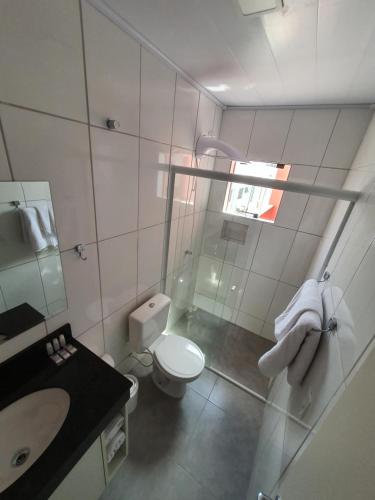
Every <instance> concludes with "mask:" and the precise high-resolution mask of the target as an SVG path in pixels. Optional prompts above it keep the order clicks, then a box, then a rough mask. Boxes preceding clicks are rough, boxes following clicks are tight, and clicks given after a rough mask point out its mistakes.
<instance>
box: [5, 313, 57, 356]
mask: <svg viewBox="0 0 375 500" xmlns="http://www.w3.org/2000/svg"><path fill="white" fill-rule="evenodd" d="M46 335H47V330H46V325H45V323H44V322H43V323H40V324H39V325H36V326H34V327H33V328H30V329H29V330H26V331H25V332H23V333H21V334H20V335H17V336H16V337H13V338H11V339H9V340H7V341H6V342H4V343H3V344H1V349H0V363H3V361H5V360H6V359H9V358H11V357H12V356H14V355H15V354H17V353H18V352H20V351H22V350H23V349H26V348H27V347H29V346H30V345H31V344H34V343H35V342H37V341H38V340H40V339H42V338H43V337H45V336H46Z"/></svg>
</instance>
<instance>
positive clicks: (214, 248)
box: [202, 211, 231, 260]
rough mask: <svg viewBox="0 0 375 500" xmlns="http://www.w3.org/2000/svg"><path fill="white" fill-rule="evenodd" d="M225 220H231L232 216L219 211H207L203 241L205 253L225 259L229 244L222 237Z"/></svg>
mask: <svg viewBox="0 0 375 500" xmlns="http://www.w3.org/2000/svg"><path fill="white" fill-rule="evenodd" d="M224 220H231V216H227V215H226V214H223V213H218V212H210V211H208V212H207V214H206V220H205V225H204V234H203V242H202V254H203V255H208V256H210V257H215V258H216V259H221V260H224V258H225V255H226V250H227V246H228V242H227V241H226V240H224V239H223V238H222V237H221V231H222V227H223V223H224Z"/></svg>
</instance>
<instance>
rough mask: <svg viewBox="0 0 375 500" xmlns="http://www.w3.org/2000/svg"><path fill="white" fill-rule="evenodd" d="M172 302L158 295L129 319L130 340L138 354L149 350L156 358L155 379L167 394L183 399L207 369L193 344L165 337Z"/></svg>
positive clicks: (156, 383)
mask: <svg viewBox="0 0 375 500" xmlns="http://www.w3.org/2000/svg"><path fill="white" fill-rule="evenodd" d="M170 303H171V299H170V298H169V297H167V296H166V295H164V294H162V293H158V294H157V295H155V296H154V297H152V298H151V299H150V300H148V301H147V302H145V303H144V304H142V305H141V306H140V307H138V309H136V310H135V311H133V312H132V313H131V314H130V316H129V340H130V346H131V348H132V351H133V352H135V353H138V354H141V353H144V352H145V351H147V350H149V351H150V352H151V354H152V356H153V365H154V366H153V374H152V378H153V381H154V383H155V385H156V386H157V387H158V388H159V389H160V390H161V391H163V392H164V393H165V394H168V395H169V396H172V397H174V398H182V397H183V395H184V394H185V392H186V384H188V383H189V382H193V380H196V379H197V378H198V377H199V376H200V375H201V373H202V372H203V369H204V364H205V357H204V354H203V352H202V351H201V350H200V348H199V347H198V346H197V345H196V344H195V343H194V342H192V341H191V340H189V339H187V338H185V337H179V336H177V335H167V334H166V333H164V331H165V329H166V326H167V320H168V313H169V307H170Z"/></svg>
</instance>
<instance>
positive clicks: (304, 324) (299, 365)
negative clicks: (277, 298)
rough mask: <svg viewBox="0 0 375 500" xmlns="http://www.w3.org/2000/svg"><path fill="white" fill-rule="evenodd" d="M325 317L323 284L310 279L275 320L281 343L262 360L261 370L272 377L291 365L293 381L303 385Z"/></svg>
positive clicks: (278, 338)
mask: <svg viewBox="0 0 375 500" xmlns="http://www.w3.org/2000/svg"><path fill="white" fill-rule="evenodd" d="M311 281H312V282H313V283H310V282H311ZM303 289H305V291H303ZM308 298H309V299H310V300H311V306H310V305H309V304H310V303H309V300H308ZM322 320H323V303H322V297H321V293H320V290H319V286H318V284H317V282H316V281H315V280H309V281H308V282H306V283H305V284H304V285H303V286H302V287H301V289H300V290H299V291H298V292H297V294H296V295H295V296H294V297H293V299H292V300H291V302H290V304H289V305H288V306H287V308H286V310H285V311H284V312H283V313H282V314H281V315H280V316H279V317H278V318H277V319H276V320H275V336H276V333H277V344H276V345H275V346H274V347H273V348H272V349H271V350H269V351H268V352H266V353H265V354H264V355H263V356H262V357H261V358H260V359H259V361H258V366H259V369H260V371H261V372H262V373H263V374H264V375H266V376H268V377H275V376H276V375H278V374H279V373H280V372H281V371H282V370H284V368H286V367H288V382H289V384H290V385H292V386H296V385H298V384H300V383H301V382H302V380H303V378H304V376H305V375H306V372H307V370H308V369H309V366H310V364H311V362H312V360H313V359H314V356H315V352H316V349H317V348H318V345H319V340H320V335H321V334H320V332H319V330H321V328H322ZM276 323H277V326H278V330H277V332H276ZM316 330H317V331H316Z"/></svg>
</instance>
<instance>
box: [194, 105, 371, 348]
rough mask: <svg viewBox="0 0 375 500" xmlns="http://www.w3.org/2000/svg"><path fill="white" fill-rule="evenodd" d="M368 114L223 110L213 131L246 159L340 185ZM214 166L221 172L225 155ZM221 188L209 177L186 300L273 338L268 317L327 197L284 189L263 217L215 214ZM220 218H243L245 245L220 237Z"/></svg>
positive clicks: (319, 226) (316, 228)
mask: <svg viewBox="0 0 375 500" xmlns="http://www.w3.org/2000/svg"><path fill="white" fill-rule="evenodd" d="M370 117H371V112H370V111H369V110H368V109H360V108H343V109H296V110H287V109H282V110H256V111H252V110H247V111H246V110H233V109H231V110H226V111H225V112H224V114H223V120H222V126H221V133H220V137H221V139H223V140H224V141H227V142H229V143H230V144H231V145H233V146H235V147H236V148H238V149H239V150H240V151H241V152H242V153H243V154H244V155H246V157H247V158H248V159H249V160H257V161H268V162H282V163H290V164H291V165H292V166H291V170H290V174H289V180H290V181H295V182H302V183H306V184H319V185H323V186H327V187H333V188H340V187H341V186H342V184H343V183H344V181H345V178H346V176H347V172H348V169H349V168H350V166H351V164H352V161H353V158H354V156H355V154H356V151H357V149H358V147H359V145H360V143H361V140H362V138H363V135H364V133H365V131H366V127H367V125H368V123H369V120H370ZM215 168H216V169H218V170H221V171H225V172H228V171H229V168H230V162H228V161H226V160H216V165H215ZM225 191H226V183H224V182H221V181H214V182H213V183H212V186H211V191H210V198H209V204H208V212H207V216H206V221H205V229H204V240H203V244H202V252H201V257H200V260H199V273H198V279H197V286H196V293H195V298H194V301H195V304H196V305H198V306H200V307H202V308H204V309H206V310H208V311H209V312H212V313H214V314H216V315H219V316H223V317H224V318H226V319H228V320H230V321H232V322H235V323H237V324H239V325H241V326H243V327H244V328H247V329H249V330H251V331H253V332H255V333H257V334H259V335H262V336H264V337H266V338H270V339H273V320H274V319H275V317H276V316H277V315H278V314H280V312H281V311H282V310H283V309H284V308H285V306H286V305H287V304H288V302H289V300H290V299H291V297H292V296H293V295H294V293H295V292H296V290H297V288H298V287H299V286H300V285H301V284H302V282H303V281H304V279H305V278H306V275H307V273H308V270H309V267H310V264H311V260H312V258H313V256H314V254H315V252H316V250H317V248H318V247H319V244H320V241H321V237H322V235H323V233H324V230H325V227H326V225H327V221H328V219H329V217H330V214H331V211H332V208H333V206H334V201H333V200H330V199H327V198H319V197H316V196H308V195H305V194H299V193H288V192H285V193H284V194H283V197H282V201H281V205H280V209H279V212H278V214H277V218H276V221H275V223H274V224H270V223H267V222H260V221H254V220H249V219H245V218H242V217H237V216H228V215H226V214H223V213H222V208H223V204H224V198H225ZM224 220H236V221H238V222H241V223H244V224H246V225H248V231H247V240H246V244H245V245H241V244H236V243H233V242H230V243H228V242H227V241H225V240H223V239H222V238H221V230H222V225H223V221H224ZM317 270H318V267H317V268H315V269H314V270H312V276H314V275H315V276H316V272H317Z"/></svg>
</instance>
